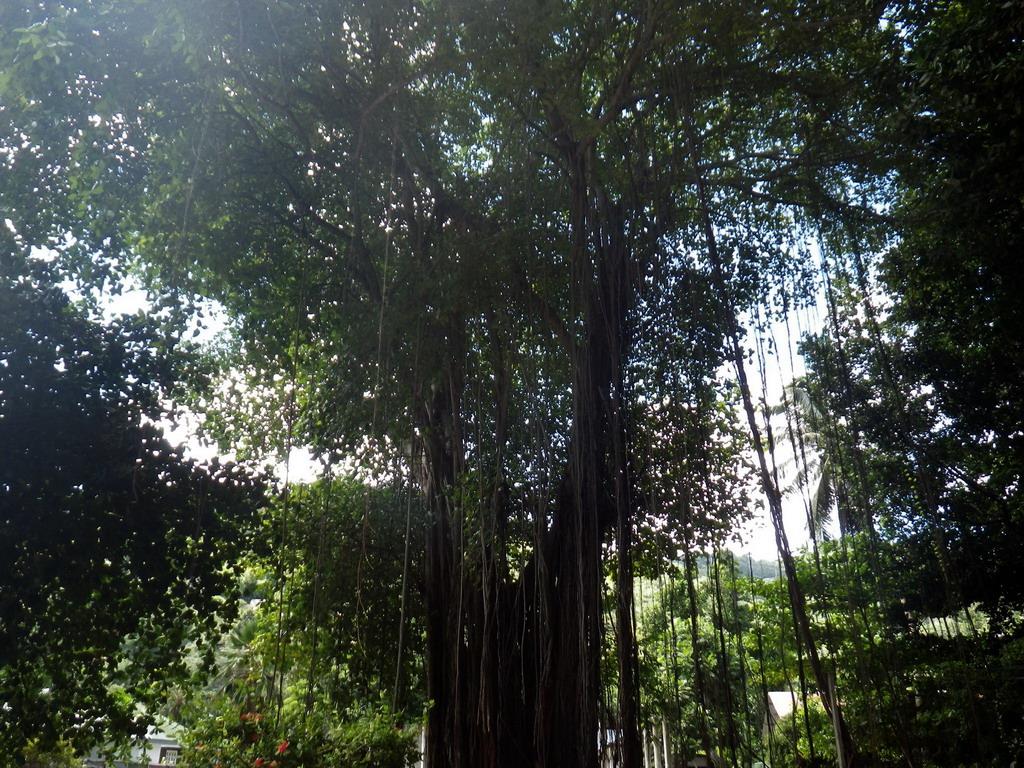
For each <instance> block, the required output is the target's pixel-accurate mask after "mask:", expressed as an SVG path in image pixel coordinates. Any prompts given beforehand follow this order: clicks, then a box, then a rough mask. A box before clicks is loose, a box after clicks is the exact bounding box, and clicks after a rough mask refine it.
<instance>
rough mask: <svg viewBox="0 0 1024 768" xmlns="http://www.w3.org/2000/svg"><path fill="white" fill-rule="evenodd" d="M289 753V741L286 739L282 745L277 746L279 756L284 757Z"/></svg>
mask: <svg viewBox="0 0 1024 768" xmlns="http://www.w3.org/2000/svg"><path fill="white" fill-rule="evenodd" d="M287 751H288V739H285V740H284V741H282V742H281V743H280V744H278V745H277V754H279V755H283V754H284V753H285V752H287Z"/></svg>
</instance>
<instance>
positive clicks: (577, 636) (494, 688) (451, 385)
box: [420, 158, 642, 768]
mask: <svg viewBox="0 0 1024 768" xmlns="http://www.w3.org/2000/svg"><path fill="white" fill-rule="evenodd" d="M577 159H578V165H577V166H576V167H577V170H578V173H576V174H575V175H574V177H573V185H572V190H573V194H572V223H573V232H574V244H573V249H572V250H573V253H572V263H573V270H572V271H573V278H572V285H573V295H574V296H575V297H576V299H575V301H574V305H575V308H576V311H578V312H579V316H580V317H581V318H582V320H583V323H582V328H583V331H582V333H581V338H580V339H579V341H578V343H577V346H576V347H575V348H574V349H573V350H572V351H571V354H572V360H571V365H572V370H573V375H574V382H573V424H572V435H571V439H570V444H569V456H568V458H567V461H566V466H565V471H564V474H563V476H562V481H561V483H560V485H559V490H558V494H557V500H556V505H555V509H554V514H553V517H552V522H551V524H550V526H549V527H546V526H545V524H544V522H543V521H542V520H539V521H538V534H537V541H536V546H535V551H534V553H533V558H532V560H531V561H530V563H529V564H528V566H527V567H526V568H525V569H524V570H523V573H522V574H521V575H520V576H519V578H518V579H516V580H514V581H510V580H509V579H508V577H507V575H506V574H505V573H504V572H502V571H501V570H500V569H498V568H496V567H494V554H493V553H494V551H500V550H501V549H503V547H504V543H503V542H502V541H500V537H499V540H496V541H487V540H486V539H487V535H485V534H484V533H483V530H484V529H483V528H481V534H480V543H479V545H478V546H477V545H467V543H466V542H465V541H464V539H463V536H465V526H464V525H463V517H462V515H463V512H464V510H460V509H459V507H458V504H457V503H456V502H455V501H454V500H453V499H452V489H453V488H454V487H456V486H457V485H458V483H459V472H460V467H459V461H460V459H459V457H461V456H462V455H463V448H462V446H461V440H460V439H459V416H458V407H459V401H460V398H461V392H460V391H459V387H460V386H461V385H460V383H459V382H460V377H459V376H458V375H457V374H456V373H455V372H450V373H449V375H448V377H447V382H446V385H445V386H444V387H441V388H439V389H438V390H437V391H435V392H433V393H432V394H431V396H430V397H429V398H425V402H426V405H425V407H424V414H423V417H422V419H421V423H420V430H421V435H422V436H421V440H422V443H423V446H422V450H423V454H424V457H425V464H426V466H427V483H426V490H427V496H428V500H429V504H430V510H431V519H430V530H429V532H428V536H427V542H428V543H427V559H426V569H427V572H426V585H427V586H426V602H427V693H428V696H429V698H430V699H431V700H432V702H433V705H432V708H431V710H430V714H429V716H428V726H427V731H428V733H427V745H428V746H427V752H428V754H427V765H428V768H463V767H465V768H481V767H482V768H519V767H520V766H523V767H525V766H531V768H532V767H534V766H543V767H550V768H596V766H597V763H598V740H599V739H598V736H599V717H598V711H599V704H600V701H601V679H600V659H601V647H602V642H603V627H602V618H601V617H602V609H601V585H602V544H603V542H604V538H605V536H606V535H607V534H609V533H610V532H612V531H613V530H614V532H615V534H616V542H617V551H618V561H617V569H618V570H617V573H618V579H617V581H618V603H617V606H616V607H617V621H618V629H619V643H620V645H619V649H618V651H619V653H618V658H619V683H620V696H619V701H620V708H619V719H620V721H621V722H620V723H619V727H620V729H621V731H622V733H623V736H622V738H621V741H620V743H621V744H623V745H624V747H625V753H624V756H625V758H626V761H625V762H624V766H626V768H639V766H640V764H641V761H642V751H641V748H640V740H639V734H638V729H637V721H638V715H639V713H638V702H639V696H638V694H637V654H636V643H635V638H634V632H633V618H632V614H633V598H632V586H633V565H632V555H631V548H632V524H633V523H632V513H631V502H630V498H629V492H628V477H627V472H626V467H627V463H628V462H627V451H628V446H627V444H626V439H627V434H626V430H625V416H624V413H623V412H622V411H623V407H624V403H623V398H624V392H623V370H624V365H625V359H626V349H625V344H626V335H625V332H624V329H625V322H626V312H627V310H628V307H629V301H630V296H631V290H632V280H631V276H630V274H629V264H628V260H627V258H626V252H625V248H624V240H623V236H622V232H621V226H622V224H621V216H617V215H616V216H611V214H612V213H613V211H612V209H611V208H610V207H607V206H606V207H605V211H604V212H605V213H606V214H608V217H609V219H610V223H609V226H608V228H607V229H606V231H604V232H603V233H602V235H601V236H599V237H598V238H597V239H598V241H599V243H600V245H599V246H598V247H597V248H596V249H593V250H591V249H590V246H589V243H588V232H590V227H591V226H593V225H592V224H589V223H588V222H589V221H590V219H591V217H592V213H591V211H590V205H589V203H588V199H589V197H588V193H587V184H586V167H585V165H586V164H585V162H584V161H583V160H582V159H579V158H577ZM595 265H596V269H595V268H594V266H595ZM452 335H455V334H452ZM481 501H482V500H481ZM494 503H495V505H498V506H500V502H499V501H495V502H494ZM474 512H475V513H479V514H484V512H483V511H482V510H474ZM493 514H494V515H495V516H496V519H498V518H500V517H501V515H502V512H501V511H500V510H499V509H497V508H495V509H493ZM481 525H482V524H481ZM501 528H502V526H499V525H497V524H496V525H495V526H494V531H498V530H499V529H501ZM495 535H497V534H495ZM472 546H476V549H471V547H472ZM477 552H479V556H477V554H476V553H477Z"/></svg>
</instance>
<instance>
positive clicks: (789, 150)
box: [4, 0, 905, 768]
mask: <svg viewBox="0 0 1024 768" xmlns="http://www.w3.org/2000/svg"><path fill="white" fill-rule="evenodd" d="M884 10H885V8H884V7H882V5H881V4H860V5H850V4H833V3H829V2H824V3H817V2H803V1H802V0H780V1H779V2H769V3H767V4H766V3H759V4H756V3H749V2H729V3H724V4H723V3H711V2H670V1H669V0H635V1H634V2H618V3H612V2H552V1H551V0H506V1H505V2H501V3H489V2H464V1H463V0H437V1H436V2H435V1H432V0H386V1H385V2H379V3H378V2H349V1H348V0H342V1H338V0H331V1H330V2H327V1H322V0H302V1H296V2H279V3H264V2H257V1H255V0H240V1H239V0H232V2H226V1H221V0H202V1H201V2H200V1H199V0H168V1H167V2H162V3H146V2H129V3H122V2H109V3H107V2H102V1H97V2H93V3H89V4H86V6H85V7H83V8H81V9H77V8H74V7H72V5H68V6H62V5H59V4H54V7H53V8H50V9H49V10H48V13H49V16H48V21H47V22H46V24H45V25H44V27H43V29H44V32H45V34H47V35H52V36H53V39H54V40H56V41H57V43H59V45H58V46H57V47H56V48H55V49H54V50H55V51H57V52H59V56H49V55H46V56H43V57H40V58H39V59H36V60H35V64H31V65H30V64H27V63H26V64H24V67H25V68H24V69H23V70H18V71H17V72H16V75H17V78H16V79H15V80H13V81H12V82H17V83H20V86H19V87H21V89H22V90H21V91H20V92H19V99H18V100H17V101H13V102H12V103H11V104H12V105H11V107H9V108H7V115H8V116H9V117H10V119H11V120H14V121H17V120H21V121H22V124H23V125H24V127H23V130H24V131H25V132H26V133H25V136H26V139H25V140H26V142H28V143H29V144H33V145H38V146H41V147H46V148H47V150H46V152H45V153H40V154H39V155H38V158H37V159H38V162H35V164H34V165H33V164H32V163H28V164H26V165H25V166H23V167H24V168H28V171H27V172H28V173H30V174H34V176H33V178H34V179H35V182H34V183H35V185H36V186H35V188H36V189H37V195H39V196H46V197H48V198H49V199H50V200H51V201H54V202H51V205H50V207H49V209H48V211H43V210H36V209H35V208H33V205H34V203H33V202H32V201H31V200H29V199H25V200H23V201H21V202H19V203H17V205H15V206H14V207H11V208H10V210H11V211H13V214H12V216H13V215H14V214H16V216H14V218H17V220H18V222H19V224H18V226H19V227H20V228H21V229H20V231H21V233H22V235H23V236H24V237H26V238H29V239H32V238H35V239H37V240H39V241H43V240H45V238H47V237H50V236H52V235H54V234H55V233H71V234H73V235H74V236H75V238H76V245H75V247H74V248H71V247H69V248H67V249H66V250H67V254H68V258H69V259H72V260H73V259H74V258H75V255H76V253H77V254H78V255H79V256H81V255H82V254H90V253H91V254H93V255H92V256H90V257H89V258H90V259H91V261H90V262H89V263H91V264H92V267H91V269H93V271H96V270H98V269H100V267H102V266H103V265H104V264H107V265H108V266H109V265H114V267H113V268H116V265H118V264H131V265H132V268H133V269H134V270H135V272H136V274H138V275H140V276H141V277H142V279H144V280H147V281H149V283H150V284H151V285H153V286H160V287H162V288H164V289H167V288H173V292H174V293H176V294H177V295H178V296H179V297H182V298H183V300H184V299H187V298H189V297H194V296H200V297H204V298H209V299H214V300H216V301H217V302H219V303H220V305H222V306H223V307H224V308H225V310H226V311H227V313H228V314H229V315H230V316H231V317H232V318H233V321H234V330H235V335H236V338H237V340H238V344H237V348H236V349H235V350H234V355H235V357H234V360H235V362H236V363H237V365H238V366H239V367H238V370H241V371H244V372H246V375H248V376H249V378H250V381H249V387H250V391H251V392H256V391H257V390H259V391H260V392H263V393H264V394H266V393H270V394H269V395H267V397H268V398H269V399H270V400H271V401H273V402H276V403H278V406H279V407H278V409H277V411H276V412H275V413H274V414H272V418H271V417H266V416H264V417H262V418H263V422H262V423H263V424H264V426H265V427H266V430H267V434H266V435H263V434H253V433H251V432H250V434H249V435H248V441H249V443H248V444H249V449H250V451H251V452H252V453H254V454H259V452H260V451H261V450H264V451H267V450H269V449H270V448H269V447H271V446H272V443H273V441H274V440H275V439H277V440H279V441H281V442H283V443H287V445H288V446H291V445H303V446H307V447H309V448H310V449H311V450H312V451H313V452H314V453H315V454H317V455H319V456H322V457H333V458H332V459H331V460H335V459H341V458H344V459H345V460H349V461H356V462H357V463H362V464H363V465H365V466H367V467H370V466H373V467H378V468H384V469H383V470H382V471H384V472H385V473H386V472H397V473H399V474H401V475H403V476H405V477H408V478H409V481H410V482H411V483H412V484H413V485H414V486H415V488H416V490H417V492H418V494H419V495H420V497H421V498H422V500H423V501H424V505H425V509H426V510H427V511H426V514H425V517H424V518H423V519H422V520H419V521H416V522H415V523H414V524H416V525H420V526H422V527H423V531H424V534H423V540H424V541H425V552H424V554H423V557H422V562H423V563H424V565H423V571H422V573H420V574H412V575H410V578H411V579H412V581H413V582H414V584H415V585H416V586H417V587H419V588H422V591H423V594H424V597H425V605H426V637H425V664H426V697H427V698H428V699H429V701H430V707H429V714H428V718H427V723H428V724H427V764H428V765H429V766H431V768H442V767H445V766H452V767H456V766H473V767H474V768H476V767H481V768H484V767H497V766H502V767H505V766H527V765H537V766H551V767H553V766H557V767H558V768H577V767H578V768H584V767H586V768H593V767H594V766H596V765H597V763H598V759H599V754H600V753H601V751H602V749H608V748H611V749H612V751H614V752H615V753H616V755H617V759H618V760H619V764H620V765H622V766H624V767H625V768H640V766H641V765H643V764H644V759H645V758H644V747H643V745H642V741H641V711H640V708H641V697H640V680H639V661H638V652H637V637H636V635H637V605H636V600H635V597H634V584H635V578H636V577H637V576H638V575H640V571H643V572H644V574H645V575H646V576H647V577H648V578H654V577H655V576H656V575H657V574H664V573H666V572H667V570H668V569H669V565H670V564H671V563H674V562H676V561H678V560H680V559H681V557H682V554H681V553H683V554H685V559H686V567H685V572H686V574H690V573H691V572H692V571H693V570H694V569H695V568H696V565H695V563H696V559H697V554H696V552H697V549H698V548H700V547H704V546H717V545H720V544H721V543H722V542H723V541H724V539H725V537H726V535H727V533H728V531H729V530H730V529H731V528H732V527H733V526H734V525H735V524H736V522H737V521H738V520H740V519H741V518H742V517H743V516H744V515H746V514H747V513H748V512H747V510H748V509H749V506H750V505H749V499H750V498H751V497H752V496H756V497H758V498H761V499H762V500H763V503H764V506H765V508H766V509H767V511H768V513H769V518H770V520H771V523H772V526H773V527H772V530H773V531H774V535H775V537H776V540H777V543H778V548H779V552H780V564H781V572H782V577H783V579H784V580H785V583H786V584H787V599H788V605H789V609H790V610H791V616H792V619H791V620H792V622H793V633H794V637H796V638H797V639H798V640H799V649H800V654H801V659H802V660H806V661H801V670H803V669H804V668H806V670H807V672H808V680H807V681H806V683H807V685H808V686H810V687H813V689H814V690H815V691H816V692H817V696H818V697H819V699H820V701H821V703H822V705H823V707H824V710H825V711H826V712H827V716H828V718H829V722H830V724H831V728H832V730H833V733H834V739H835V744H836V751H837V754H838V761H839V763H840V765H852V764H853V763H854V762H855V761H856V756H857V750H858V746H857V744H856V743H855V739H854V738H853V736H852V735H851V733H850V729H849V728H848V726H847V724H846V722H845V720H844V715H843V710H842V707H841V703H840V702H841V700H842V694H843V692H842V691H841V690H838V689H837V676H836V670H835V669H834V667H833V662H832V661H831V660H830V658H828V657H827V655H826V654H823V653H822V647H823V643H824V639H823V637H822V636H821V631H820V628H819V627H817V626H816V625H815V623H814V622H813V621H812V620H811V618H809V615H808V608H807V604H806V597H805V594H804V589H805V588H804V587H803V586H802V582H801V579H800V578H798V576H799V574H798V573H797V569H796V566H795V565H794V559H793V556H792V553H791V547H790V545H789V540H788V538H787V531H786V529H785V527H784V524H783V523H784V521H783V515H782V497H783V491H782V489H783V487H784V485H785V482H784V480H780V477H779V473H778V470H777V467H776V466H775V464H774V461H773V456H772V453H773V451H774V449H775V445H776V443H781V442H782V441H784V440H786V439H788V438H787V437H786V436H785V435H784V434H782V428H780V427H779V422H778V419H777V416H778V412H777V411H776V412H773V411H772V409H771V407H770V406H772V405H774V404H773V403H768V402H766V401H765V400H764V397H763V394H762V392H763V390H764V389H765V388H766V386H765V382H764V379H765V376H766V374H765V366H764V347H765V343H766V342H765V339H766V338H767V335H768V334H769V333H770V332H771V330H772V329H773V328H778V327H781V325H780V324H781V323H782V322H783V321H784V320H785V321H786V322H787V323H788V314H787V313H789V312H796V311H798V310H799V308H800V307H806V306H812V305H815V304H816V303H820V302H821V301H822V299H821V298H820V291H822V290H825V289H826V288H827V290H828V291H829V292H830V293H829V294H828V302H827V303H826V306H827V308H828V309H830V310H831V311H830V312H826V314H825V317H826V321H827V323H830V325H829V329H830V330H832V331H835V332H837V333H838V332H839V330H840V329H839V325H840V320H841V318H840V317H839V315H838V313H837V312H836V303H835V296H836V295H838V294H839V293H840V292H841V291H842V290H847V289H849V290H853V289H856V288H857V281H856V276H857V275H858V274H861V275H863V274H866V273H869V272H870V266H869V267H868V268H867V272H865V271H864V270H862V271H861V272H860V273H858V272H856V271H855V270H854V269H852V268H850V269H848V268H847V267H848V265H854V264H855V263H856V262H855V261H853V260H852V258H853V257H851V256H850V254H855V255H856V258H857V259H868V258H870V249H871V247H874V246H878V247H881V246H880V244H884V242H885V238H886V237H888V236H889V235H888V232H889V230H888V229H887V228H888V227H889V226H890V225H891V223H892V220H891V216H890V214H891V210H890V206H891V203H892V194H893V183H894V182H893V179H892V177H891V172H892V154H893V152H895V150H894V144H893V142H894V141H895V138H894V137H895V135H896V132H894V131H893V130H892V128H893V125H892V124H891V123H890V122H887V118H886V115H888V114H889V112H890V111H892V110H893V109H894V97H893V92H894V89H896V88H897V86H898V85H899V83H898V82H897V78H896V77H895V76H894V77H892V78H890V77H888V76H887V75H886V72H887V71H888V70H887V67H894V66H895V62H897V61H898V60H899V59H900V57H901V56H902V54H903V52H904V46H905V41H904V38H903V37H901V35H903V34H904V33H905V30H901V29H900V28H899V27H898V25H893V24H890V23H887V22H886V21H885V19H884V18H883V12H884ZM19 13H21V11H14V10H12V11H10V12H8V11H4V14H9V15H10V16H11V20H12V21H18V20H22V21H25V20H28V21H31V18H29V17H31V15H32V13H34V12H33V11H31V10H26V11H24V14H22V15H24V16H25V18H24V19H22V16H19ZM41 34H42V33H41ZM65 43H66V44H65ZM33 67H34V68H33ZM57 81H59V82H61V83H62V86H61V88H47V87H45V86H44V83H45V82H57ZM65 85H66V87H65ZM887 110H888V111H887ZM33 115H37V116H38V117H39V119H38V120H36V121H34V122H33V121H31V120H30V119H29V118H31V117H32V116H33ZM23 118H24V119H23ZM69 137H70V138H69ZM44 155H45V158H44ZM97 254H106V255H108V256H109V257H110V260H109V262H104V261H103V259H101V258H100V257H99V256H98V255H97ZM83 260H86V261H88V260H87V259H84V257H83ZM97 265H99V266H97ZM862 266H863V265H862ZM862 295H865V296H869V295H870V291H869V290H868V289H867V288H866V287H865V290H864V291H863V292H862ZM832 321H834V322H832ZM787 327H788V325H787ZM769 346H770V344H769ZM842 353H843V350H842V348H840V349H839V354H840V355H842ZM829 359H830V360H831V359H838V358H829ZM840 362H842V360H840ZM845 375H846V379H847V381H849V379H850V376H851V375H852V373H851V371H849V370H846V371H845ZM759 378H760V381H759V380H758V379H759ZM784 391H786V392H792V391H794V390H793V389H787V390H784ZM789 412H790V411H787V413H789ZM213 418H214V419H216V418H221V419H222V421H223V422H225V423H221V424H220V428H221V429H222V430H224V431H225V432H230V431H231V430H232V429H233V428H234V427H233V426H232V424H229V423H226V422H228V421H230V419H228V418H227V417H225V416H224V415H223V414H213ZM797 418H799V417H797ZM773 419H774V421H773ZM268 424H269V426H267V425H268ZM773 425H774V427H773ZM246 429H249V430H251V429H252V427H251V425H249V426H247V427H246ZM800 429H801V428H800V426H799V425H797V426H796V427H795V428H794V427H792V425H791V426H790V428H789V435H790V436H792V437H793V439H794V441H795V440H797V437H798V436H799V434H800ZM285 433H286V434H285ZM275 434H276V435H277V437H275V436H274V435H275ZM235 436H236V437H237V436H238V435H237V433H236V435H235ZM853 437H854V438H855V439H854V440H853V443H854V444H856V439H857V438H858V436H857V435H853ZM821 444H824V438H822V440H821ZM846 458H847V460H848V463H849V469H848V476H849V477H857V476H858V475H857V467H858V466H859V465H858V464H857V462H859V461H861V458H859V457H858V455H857V453H856V451H855V450H854V451H853V452H852V453H847V454H846ZM844 492H845V493H847V494H848V496H847V497H844V498H845V499H846V500H847V501H848V502H849V503H848V504H847V505H846V506H844V507H843V509H844V510H847V511H849V518H848V519H849V523H848V526H847V528H848V530H847V529H844V534H845V533H851V534H853V533H865V535H873V522H872V515H871V511H870V509H868V508H867V505H866V504H859V503H858V502H857V498H856V496H857V490H856V487H855V484H850V485H849V486H847V487H846V489H845V491H844ZM844 520H847V518H845V517H844ZM817 540H818V537H815V541H817ZM691 557H692V558H693V559H694V560H693V562H691V559H690V558H691ZM717 563H718V561H717V560H716V565H715V574H716V575H720V574H722V573H724V574H725V576H722V577H721V578H724V579H725V582H721V581H720V582H718V583H717V588H718V591H717V593H716V594H715V600H716V602H715V606H717V607H715V608H714V610H715V611H716V612H717V613H715V614H714V615H715V616H718V617H719V619H716V620H717V621H719V624H718V628H719V630H720V632H721V637H720V643H719V647H720V649H721V654H722V655H724V654H725V653H726V646H727V641H728V640H729V638H727V637H726V636H725V634H724V631H722V630H721V628H722V626H723V625H722V623H721V620H720V617H721V616H723V615H725V613H727V612H728V610H727V609H728V608H729V604H730V603H731V602H733V601H735V602H736V603H737V605H738V601H739V597H738V596H737V593H735V592H732V593H730V591H729V587H728V584H729V583H730V582H729V578H730V572H729V570H728V568H725V567H724V566H723V567H722V569H720V568H719V566H718V564H717ZM740 565H741V566H742V564H740ZM734 570H735V568H734ZM731 578H732V579H733V581H732V582H731V583H733V584H735V578H736V575H735V572H733V573H732V574H731ZM723 584H725V586H724V591H723ZM689 597H690V600H689V602H690V607H691V608H692V609H693V611H692V615H693V617H694V623H693V627H694V632H695V633H696V628H697V624H696V594H695V593H691V594H690V596H689ZM679 626H680V627H681V628H682V627H683V626H684V625H683V624H680V625H679ZM674 628H675V625H674V624H673V631H674ZM694 639H695V640H696V639H697V638H696V637H695V638H694ZM725 666H726V665H725V663H724V662H723V669H724V668H725ZM697 671H698V673H700V672H701V669H700V667H699V666H698V670H697ZM703 671H704V672H708V673H709V674H716V673H715V672H714V670H713V669H712V670H703ZM723 674H724V673H723ZM311 685H312V684H311ZM744 685H746V681H745V680H744ZM750 686H751V689H752V690H753V689H754V687H755V682H754V681H753V680H751V682H750ZM396 697H397V698H399V699H401V696H400V695H399V692H398V691H396ZM729 727H730V728H732V729H733V731H736V729H737V728H738V726H736V724H735V723H730V725H729ZM744 727H747V726H744ZM609 732H611V733H613V734H614V737H613V738H611V739H610V742H611V745H610V747H609V738H608V737H607V734H608V733H609ZM736 732H737V733H738V731H736ZM738 738H739V737H738V736H735V738H733V739H732V741H733V742H734V743H735V741H736V739H738ZM705 741H706V742H707V741H708V737H707V736H706V735H705ZM708 751H710V748H709V750H708ZM733 758H734V759H736V758H735V755H734V756H733Z"/></svg>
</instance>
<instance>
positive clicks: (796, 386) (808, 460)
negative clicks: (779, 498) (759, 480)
mask: <svg viewBox="0 0 1024 768" xmlns="http://www.w3.org/2000/svg"><path fill="white" fill-rule="evenodd" d="M772 413H774V414H784V415H785V416H786V424H785V434H786V436H787V438H788V439H789V441H790V444H791V446H792V450H793V455H792V456H790V457H788V458H786V460H785V461H783V462H781V463H780V464H779V469H780V470H781V471H782V472H783V473H785V474H792V478H791V479H790V481H789V483H787V485H786V486H785V487H784V488H783V489H782V492H783V494H784V495H787V496H788V495H791V494H794V493H799V492H802V491H803V489H804V488H809V489H811V490H810V493H809V499H808V516H807V528H808V532H809V533H810V535H811V537H812V538H813V539H814V541H815V542H818V543H820V542H822V541H825V540H827V539H828V538H829V533H828V524H829V522H830V521H831V518H832V508H833V506H834V502H835V491H836V486H835V472H834V466H833V461H832V458H831V455H830V454H831V451H830V450H829V446H828V445H827V440H828V436H827V434H826V427H827V423H828V419H827V416H826V414H825V412H824V411H823V409H822V408H821V407H820V406H819V405H818V403H817V402H815V400H814V398H813V397H812V395H811V394H810V393H809V392H808V391H807V389H806V388H805V387H804V386H803V382H802V381H801V380H799V379H798V380H796V381H794V382H793V383H791V384H789V385H788V386H787V387H785V388H784V389H783V396H782V402H781V403H779V404H778V405H776V406H775V407H773V408H772ZM794 469H795V471H793V470H794Z"/></svg>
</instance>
